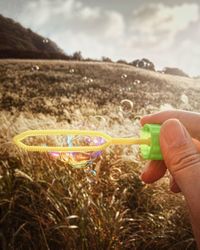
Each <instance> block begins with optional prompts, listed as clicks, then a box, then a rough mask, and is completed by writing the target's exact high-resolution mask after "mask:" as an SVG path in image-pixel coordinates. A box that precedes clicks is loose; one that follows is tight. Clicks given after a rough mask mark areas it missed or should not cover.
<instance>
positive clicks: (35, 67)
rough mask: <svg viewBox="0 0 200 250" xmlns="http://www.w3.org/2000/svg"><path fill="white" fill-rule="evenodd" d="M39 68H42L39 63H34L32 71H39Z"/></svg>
mask: <svg viewBox="0 0 200 250" xmlns="http://www.w3.org/2000/svg"><path fill="white" fill-rule="evenodd" d="M39 69H40V67H39V66H38V65H34V66H32V68H31V70H32V71H38V70H39Z"/></svg>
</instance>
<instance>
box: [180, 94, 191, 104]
mask: <svg viewBox="0 0 200 250" xmlns="http://www.w3.org/2000/svg"><path fill="white" fill-rule="evenodd" d="M181 101H182V102H183V103H184V104H188V103H189V99H188V97H187V96H186V95H185V94H182V95H181Z"/></svg>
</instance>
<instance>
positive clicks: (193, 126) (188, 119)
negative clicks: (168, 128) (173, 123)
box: [140, 110, 200, 139]
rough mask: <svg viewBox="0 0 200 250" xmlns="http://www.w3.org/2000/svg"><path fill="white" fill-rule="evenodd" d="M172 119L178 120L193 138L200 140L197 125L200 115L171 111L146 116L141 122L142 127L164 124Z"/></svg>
mask: <svg viewBox="0 0 200 250" xmlns="http://www.w3.org/2000/svg"><path fill="white" fill-rule="evenodd" d="M172 118H175V119H178V120H179V121H180V122H181V123H182V124H183V125H184V126H185V127H186V129H187V130H188V132H189V133H190V135H191V136H192V137H194V138H197V139H200V127H199V126H197V124H200V114H199V113H195V112H188V111H182V110H169V111H163V112H159V113H156V114H152V115H147V116H144V117H142V119H141V121H140V122H141V124H142V125H144V124H146V123H155V124H162V123H164V122H165V121H167V120H168V119H172Z"/></svg>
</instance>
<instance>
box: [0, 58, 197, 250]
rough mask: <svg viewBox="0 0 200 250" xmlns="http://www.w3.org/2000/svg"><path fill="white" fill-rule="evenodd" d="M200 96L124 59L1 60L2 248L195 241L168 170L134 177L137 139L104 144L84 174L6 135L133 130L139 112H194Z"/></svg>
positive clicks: (138, 163) (190, 84)
mask: <svg viewBox="0 0 200 250" xmlns="http://www.w3.org/2000/svg"><path fill="white" fill-rule="evenodd" d="M199 96H200V81H197V80H194V79H189V78H183V77H175V76H169V75H164V74H160V73H156V72H151V71H146V70H141V69H138V68H134V67H132V66H127V65H122V64H114V63H92V62H64V61H30V60H29V61H25V60H24V61H23V60H2V61H0V112H1V116H0V147H1V150H0V223H1V226H0V248H1V249H20V250H21V249H26V250H27V249H34V250H36V249H37V250H38V249H92V250H93V249H98V250H100V249H117V250H118V249H195V242H194V238H193V234H192V231H191V227H190V223H189V219H188V214H187V209H186V208H185V203H184V199H183V197H182V195H181V194H178V195H175V194H172V193H171V192H170V191H169V189H168V177H167V176H166V177H165V178H163V180H160V181H159V182H157V183H155V184H153V185H145V184H143V183H142V182H141V180H140V179H139V175H140V172H141V170H142V168H143V167H144V164H145V161H143V160H142V159H140V157H139V154H138V148H137V147H133V146H129V147H120V146H115V147H114V146H112V147H109V148H108V149H107V150H106V151H105V152H103V154H102V155H101V157H100V158H99V159H98V161H97V162H96V163H95V169H96V171H97V175H96V176H91V175H89V174H88V173H87V172H86V171H84V169H74V168H72V167H71V166H70V165H69V164H67V163H64V162H62V161H60V160H54V159H52V157H50V155H49V154H47V153H36V152H33V153H30V152H29V153H28V152H24V151H22V150H20V149H19V148H17V147H16V146H15V145H13V143H12V137H13V136H14V135H16V134H18V133H20V132H23V131H25V130H28V129H47V128H52V129H55V128H63V129H72V128H75V129H76V128H81V129H93V130H101V131H104V132H106V133H109V134H110V135H112V136H130V135H138V131H139V127H140V125H139V119H140V117H142V116H143V115H144V114H148V113H151V112H156V111H159V110H165V109H169V108H178V109H185V110H192V111H199V110H200V102H199ZM124 99H128V100H130V101H131V102H132V105H133V106H132V110H131V113H125V112H123V111H122V110H121V109H120V102H121V101H122V100H124Z"/></svg>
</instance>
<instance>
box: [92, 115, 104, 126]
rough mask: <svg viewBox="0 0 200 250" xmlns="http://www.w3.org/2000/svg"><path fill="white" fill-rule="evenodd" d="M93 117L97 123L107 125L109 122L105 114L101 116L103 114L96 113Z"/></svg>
mask: <svg viewBox="0 0 200 250" xmlns="http://www.w3.org/2000/svg"><path fill="white" fill-rule="evenodd" d="M93 118H94V120H95V123H97V124H101V125H102V124H103V125H105V124H106V122H107V121H106V118H105V117H104V116H101V115H95V116H94V117H93Z"/></svg>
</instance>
